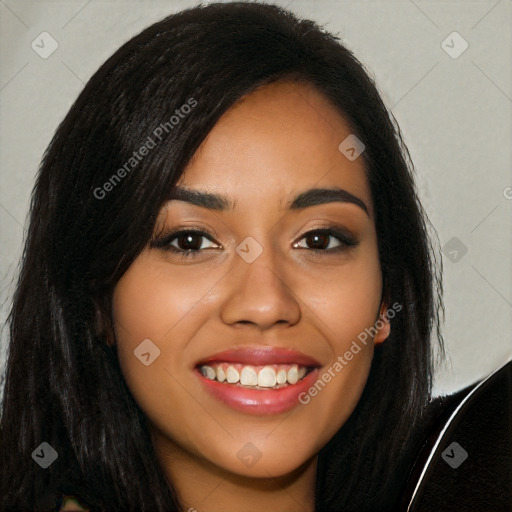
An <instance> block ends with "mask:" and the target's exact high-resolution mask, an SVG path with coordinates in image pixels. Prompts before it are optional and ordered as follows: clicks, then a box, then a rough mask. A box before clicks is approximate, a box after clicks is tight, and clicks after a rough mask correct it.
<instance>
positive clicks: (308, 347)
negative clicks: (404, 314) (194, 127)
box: [113, 81, 389, 477]
mask: <svg viewBox="0 0 512 512" xmlns="http://www.w3.org/2000/svg"><path fill="white" fill-rule="evenodd" d="M198 101H199V102H200V99H198ZM350 134H351V130H350V128H349V126H348V124H347V123H346V122H345V121H344V119H343V118H342V117H341V116H340V115H339V114H338V113H337V112H336V111H335V110H334V107H333V106H332V105H331V104H330V103H329V102H328V101H327V100H326V99H325V98H324V97H323V96H322V95H321V94H320V93H319V92H317V90H316V89H314V88H313V87H312V86H309V85H305V84H298V83H293V82H287V81H281V82H277V83H274V84H271V85H267V86H264V87H262V88H260V89H258V90H257V91H256V92H254V93H252V94H250V95H248V96H246V97H245V98H244V99H243V100H242V101H241V102H240V103H238V104H237V105H235V106H234V107H233V108H231V109H230V110H229V111H228V112H227V113H226V114H225V115H224V116H223V117H222V118H221V119H220V120H219V122H218V123H217V124H216V125H215V127H214V128H213V129H212V131H211V132H210V134H209V135H208V137H207V138H206V140H205V141H204V142H203V144H202V146H201V147H200V148H199V150H198V152H197V153H196V155H195V156H194V158H193V159H192V161H191V162H190V164H189V166H188V167H187V169H186V170H185V173H184V174H183V175H182V177H181V179H180V181H179V183H178V185H179V187H182V188H184V189H186V190H187V191H193V192H196V193H197V194H196V195H195V196H191V195H188V196H187V195H186V194H183V193H182V194H181V196H179V198H176V199H171V200H170V201H169V202H168V203H167V204H166V205H165V206H164V208H162V210H161V212H160V215H159V218H158V220H157V223H156V225H155V229H154V236H155V237H156V239H157V240H156V242H155V243H154V244H152V245H148V247H147V248H146V249H145V250H144V251H143V252H142V253H141V254H140V255H139V256H138V258H137V259H136V260H135V261H134V262H133V264H132V265H131V267H130V268H129V269H128V271H127V272H126V273H125V275H124V276H123V277H122V279H121V280H120V281H119V283H118V284H117V287H116V289H115V292H114V297H113V315H114V324H115V330H116V342H117V344H118V354H119V359H120V364H121V368H122V371H123V374H124V377H125V379H126V382H127V384H128V386H129V388H130V390H131V392H132V394H133V396H134V398H135V400H136V401H137V403H138V405H139V406H140V408H141V409H142V411H143V412H144V414H145V415H146V417H147V419H148V422H149V425H150V427H151V430H152V433H153V435H154V438H155V442H156V445H157V446H158V448H159V452H160V453H161V454H163V455H162V456H163V457H164V458H167V460H169V461H173V460H176V461H178V460H181V461H183V460H185V459H186V460H188V461H198V462H200V463H202V464H204V463H207V464H213V465H214V466H217V467H218V468H221V469H222V470H224V471H229V472H232V473H237V474H240V475H251V476H255V477H261V476H269V475H272V476H278V475H285V474H287V473H289V472H291V471H292V470H294V469H296V468H298V467H299V466H301V465H302V464H304V463H306V462H307V461H312V460H314V456H315V455H316V454H317V453H318V451H319V450H320V449H321V448H322V446H324V445H325V444H326V442H327V441H328V440H329V439H330V438H331V437H332V436H333V435H334V434H335V433H336V431H337V430H338V429H339V428H340V427H341V426H342V425H343V424H344V422H345V421H346V420H347V418H348V417H349V416H350V414H351V413H352V411H353V410H354V408H355V406H356V404H357V402H358V400H359V398H360V396H361V393H362V391H363V388H364V386H365V383H366V380H367V376H368V372H369V369H370V364H371V360H372V355H373V343H378V342H381V341H383V340H384V339H385V338H386V336H387V334H388V329H389V324H388V323H387V322H379V326H380V327H381V328H380V329H379V330H378V332H377V334H376V335H375V337H374V339H373V341H372V338H371V337H367V336H362V337H361V336H360V335H361V334H362V333H364V332H365V329H368V328H371V327H373V326H374V325H375V322H376V320H378V318H379V314H382V313H383V311H384V309H382V308H381V303H380V299H381V292H382V281H381V271H380V265H379V259H378V251H377V240H376V233H375V222H374V213H373V208H372V201H371V198H370V192H369V188H368V183H367V180H366V178H365V171H364V164H363V158H362V157H358V158H356V159H353V156H352V154H351V152H350V150H349V151H348V153H347V154H348V155H349V156H351V158H350V159H349V158H347V157H346V156H345V154H344V153H342V151H341V150H340V149H339V148H338V146H339V145H340V143H341V142H342V141H344V140H345V139H346V138H347V137H348V136H349V135H350ZM320 189H321V190H320ZM322 190H323V191H322ZM308 191H309V193H307V194H305V193H306V192H308ZM315 191H319V192H315ZM329 191H330V192H329ZM202 194H211V195H213V196H215V198H212V196H208V197H207V196H203V195H202ZM304 194H305V195H304ZM199 198H201V201H202V203H201V205H199V204H197V203H198V201H197V199H199ZM176 230H180V231H184V232H185V233H182V234H181V235H178V236H176V235H171V236H170V237H169V236H167V235H168V234H169V233H171V232H174V231H176ZM191 230H195V231H198V230H200V231H202V232H204V234H203V235H200V234H194V233H190V231H191ZM319 230H320V231H319ZM321 230H324V231H321ZM326 230H332V232H331V233H329V232H328V231H326ZM173 249H174V251H180V252H179V253H178V252H174V251H173ZM358 336H359V340H358ZM362 338H366V339H367V343H366V344H365V343H363V342H361V339H362ZM144 340H146V341H144ZM147 340H150V341H147ZM240 379H241V381H240ZM297 379H299V380H298V381H297ZM228 381H229V382H228ZM319 382H320V383H319ZM315 383H316V387H315ZM311 390H312V391H311ZM315 391H316V392H315Z"/></svg>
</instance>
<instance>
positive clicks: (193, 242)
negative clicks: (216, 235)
mask: <svg viewBox="0 0 512 512" xmlns="http://www.w3.org/2000/svg"><path fill="white" fill-rule="evenodd" d="M205 240H206V241H207V242H206V244H207V245H206V246H205ZM208 244H209V245H208ZM151 245H152V247H156V248H159V249H163V250H165V251H170V252H174V253H179V254H181V255H182V256H195V255H196V254H200V253H201V252H203V251H205V250H207V249H212V248H214V247H219V246H218V245H217V244H216V243H215V242H214V241H213V239H212V237H211V235H210V234H209V233H206V232H205V231H198V230H190V229H188V230H180V231H174V232H173V233H169V234H168V235H165V236H163V237H162V238H160V239H158V240H155V241H153V242H152V244H151Z"/></svg>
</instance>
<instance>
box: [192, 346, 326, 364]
mask: <svg viewBox="0 0 512 512" xmlns="http://www.w3.org/2000/svg"><path fill="white" fill-rule="evenodd" d="M213 362H219V363H220V362H225V363H240V364H250V365H254V366H256V365H265V364H299V365H302V366H321V364H320V363H319V362H318V361H317V360H316V359H313V358H312V357H309V356H306V355H305V354H303V353H302V352H297V351H296V350H290V349H286V348H278V347H242V348H234V349H230V350H226V351H224V352H219V353H217V354H214V355H213V356H211V357H208V358H207V359H204V360H202V361H201V362H200V363H199V365H198V366H201V365H204V364H208V363H213Z"/></svg>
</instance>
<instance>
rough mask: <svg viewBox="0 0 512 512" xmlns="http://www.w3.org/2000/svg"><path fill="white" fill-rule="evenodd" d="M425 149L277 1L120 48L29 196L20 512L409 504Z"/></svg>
mask: <svg viewBox="0 0 512 512" xmlns="http://www.w3.org/2000/svg"><path fill="white" fill-rule="evenodd" d="M407 158H408V153H407V150H406V148H405V146H404V145H403V143H402V140H401V136H400V131H399V128H398V127H397V126H396V124H395V123H394V121H393V119H392V117H391V116H390V114H389V113H388V112H387V110H386V108H385V107H384V105H383V103H382V101H381V98H380V97H379V94H378V92H377V90H376V87H375V85H374V84H373V82H372V80H371V79H370V78H369V76H368V75H367V73H366V72H365V70H364V68H363V66H362V65H361V64H360V63H359V62H358V61H357V59H356V58H355V57H354V56H353V55H352V53H351V52H350V51H349V50H347V49H346V48H345V47H343V46H342V45H341V44H340V43H339V42H338V41H337V40H336V38H335V37H334V36H332V35H330V34H328V33H326V32H324V31H323V30H321V29H320V28H319V27H318V26H317V25H315V24H314V23H313V22H311V21H304V20H303V21H300V20H298V19H297V18H295V17H294V16H293V15H292V14H291V13H289V12H286V11H284V10H281V9H280V8H278V7H276V6H271V5H265V4H255V3H231V4H212V5H208V6H206V7H198V8H194V9H190V10H187V11H183V12H181V13H178V14H175V15H172V16H169V17H168V18H166V19H164V20H162V21H160V22H158V23H156V24H154V25H152V26H151V27H149V28H147V29H146V30H144V31H143V32H142V33H140V34H139V35H137V36H136V37H134V38H133V39H132V40H130V41H129V42H128V43H126V44H125V45H124V46H123V47H121V48H120V49H119V50H118V51H117V52H116V53H115V54H114V55H113V56H112V57H111V58H110V59H109V60H108V61H107V62H106V63H105V64H104V65H103V66H102V67H101V68H100V69H99V71H98V72H97V73H96V74H95V75H94V76H93V77H92V78H91V80H90V81H89V83H88V84H87V85H86V87H85V89H84V91H83V92H82V93H81V95H80V96H79V98H78V99H77V101H76V103H75V104H74V105H73V107H72V108H71V110H70V112H69V113H68V115H67V116H66V118H65V119H64V121H63V122H62V124H61V125H60V126H59V128H58V130H57V133H56V135H55V137H54V139H53V140H52V142H51V144H50V147H49V148H48V150H47V152H46V154H45V156H44V159H43V163H42V166H41V169H40V172H39V175H38V178H37V183H36V186H35V189H34V194H33V198H32V205H31V221H30V228H29V232H28V236H27V241H26V248H25V253H24V257H23V265H22V269H21V273H20V278H19V283H18V288H17V291H16V294H15V299H14V304H13V308H12V312H11V316H10V322H11V323H10V325H11V345H10V351H9V360H8V368H7V374H6V385H5V398H4V402H3V413H2V423H1V436H2V437H1V445H0V463H1V467H2V468H5V472H4V474H3V475H2V478H1V486H0V490H1V495H2V496H3V497H4V498H3V500H4V501H3V506H4V508H6V509H7V510H52V509H54V508H55V506H56V505H55V504H56V503H57V502H58V500H62V497H63V496H65V495H74V496H77V497H79V499H80V501H81V503H83V505H84V507H87V508H88V509H90V510H108V511H114V510H134V511H135V510H137V511H140V510H146V511H153V510H161V511H164V510H165V511H170V510H194V509H196V510H198V511H201V510H209V511H215V510H224V511H231V510H233V511H239V510H256V509H257V510H261V508H262V507H267V508H271V509H272V510H280V511H286V510H294V511H296V510H304V511H312V510H316V511H319V512H324V511H334V510H336V511H337V510H354V511H355V510H357V511H361V510H395V507H396V504H397V503H398V501H399V500H400V495H401V492H402V491H403V489H404V486H405V481H406V478H407V474H408V471H409V469H410V465H411V461H412V459H413V457H414V455H415V452H416V450H417V447H418V446H417V443H418V440H419V439H421V437H422V435H423V430H424V424H425V415H426V414H425V411H426V407H427V405H428V403H429V401H430V390H431V382H432V373H433V362H432V357H431V344H430V335H431V332H432V331H434V333H435V334H436V335H437V339H438V340H439V343H442V340H441V336H440V334H439V316H440V313H442V305H441V298H440V294H441V281H440V267H439V266H438V265H437V264H436V258H435V256H434V252H433V250H432V246H431V242H430V239H429V234H428V230H427V227H426V225H427V222H428V221H427V219H426V216H425V214H424V212H423V210H422V208H421V205H420V203H419V201H418V198H417V195H416V192H415V188H414V184H413V178H412V172H411V169H412V166H411V165H410V164H408V160H407ZM43 443H46V444H43ZM48 445H49V446H48ZM31 459H32V460H31ZM37 459H39V461H38V460H37ZM43 466H46V467H43ZM66 507H67V505H66ZM66 509H67V508H66Z"/></svg>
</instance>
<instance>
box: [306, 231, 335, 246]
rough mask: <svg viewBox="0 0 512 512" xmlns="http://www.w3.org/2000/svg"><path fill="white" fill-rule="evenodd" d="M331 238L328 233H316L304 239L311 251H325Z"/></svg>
mask: <svg viewBox="0 0 512 512" xmlns="http://www.w3.org/2000/svg"><path fill="white" fill-rule="evenodd" d="M330 237H331V235H329V234H327V233H315V234H312V235H311V234H310V235H307V236H305V237H304V239H305V240H306V241H307V242H306V243H307V245H308V247H309V248H310V249H325V248H326V247H327V246H328V245H329V238H330ZM309 242H311V244H310V243H309Z"/></svg>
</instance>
